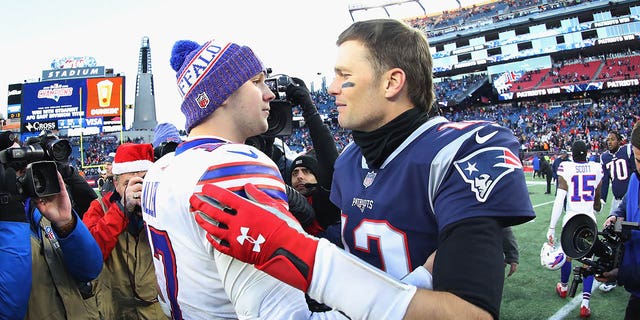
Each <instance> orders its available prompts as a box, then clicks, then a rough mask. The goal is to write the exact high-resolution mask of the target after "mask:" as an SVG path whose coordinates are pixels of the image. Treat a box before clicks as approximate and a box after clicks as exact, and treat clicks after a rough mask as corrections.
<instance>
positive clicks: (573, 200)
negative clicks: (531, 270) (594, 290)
mask: <svg viewBox="0 0 640 320" xmlns="http://www.w3.org/2000/svg"><path fill="white" fill-rule="evenodd" d="M571 153H572V157H573V161H565V162H562V163H560V166H559V167H558V189H557V193H556V198H555V201H554V203H553V209H552V212H551V221H550V223H549V230H548V231H547V241H548V243H549V244H550V245H555V243H556V238H555V227H556V224H557V222H558V219H559V218H560V215H561V214H562V208H563V207H564V206H566V209H565V210H566V213H565V215H564V218H563V222H562V225H563V226H564V225H565V224H566V223H567V221H569V219H570V218H572V217H573V216H575V215H578V214H587V215H588V216H589V217H590V218H591V219H593V221H596V216H595V214H594V210H595V211H597V212H599V211H600V209H601V202H600V189H601V187H602V177H603V172H602V166H600V164H599V163H596V162H589V161H588V160H587V153H588V147H587V144H586V143H585V142H584V141H582V140H576V141H575V142H574V143H573V145H572V146H571ZM569 182H571V183H569ZM560 270H561V271H560V282H558V283H557V284H556V293H557V294H558V296H559V297H560V298H563V299H564V298H566V297H567V294H568V292H569V288H568V284H569V277H570V275H571V259H569V258H567V261H566V262H565V263H564V264H563V265H562V267H561V269H560ZM592 286H593V276H592V275H589V276H587V277H585V278H584V283H583V288H582V304H581V306H580V317H582V318H588V317H590V316H591V309H590V307H589V301H590V299H591V287H592Z"/></svg>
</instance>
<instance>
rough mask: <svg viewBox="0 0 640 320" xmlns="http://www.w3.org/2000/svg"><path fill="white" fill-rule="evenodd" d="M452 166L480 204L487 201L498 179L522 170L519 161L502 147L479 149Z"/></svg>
mask: <svg viewBox="0 0 640 320" xmlns="http://www.w3.org/2000/svg"><path fill="white" fill-rule="evenodd" d="M453 164H454V166H455V167H456V169H457V170H458V172H459V173H460V175H461V176H462V179H464V181H465V182H466V183H468V184H470V185H471V191H473V192H474V193H475V194H476V199H478V201H480V202H485V201H486V200H487V198H488V197H489V194H491V190H493V187H495V185H496V184H497V183H498V181H500V179H502V178H503V177H504V176H506V175H507V174H509V173H511V172H513V171H514V170H516V169H519V170H522V163H521V162H520V159H519V158H518V157H517V156H516V155H515V154H513V152H511V150H509V149H507V148H504V147H489V148H484V149H480V150H477V151H475V152H474V153H472V154H470V155H469V156H467V157H466V158H464V159H462V160H458V161H456V162H454V163H453Z"/></svg>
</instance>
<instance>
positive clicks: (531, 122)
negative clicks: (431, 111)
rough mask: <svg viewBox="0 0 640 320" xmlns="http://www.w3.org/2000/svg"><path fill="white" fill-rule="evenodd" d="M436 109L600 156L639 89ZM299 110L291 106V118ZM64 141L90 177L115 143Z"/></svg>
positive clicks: (297, 141)
mask: <svg viewBox="0 0 640 320" xmlns="http://www.w3.org/2000/svg"><path fill="white" fill-rule="evenodd" d="M478 77H481V76H478ZM467 80H469V79H467ZM456 81H457V80H448V81H444V82H443V83H444V84H446V85H445V86H442V87H443V88H449V89H453V88H456V87H457V86H459V85H461V84H457V83H456ZM461 81H462V80H461ZM441 84H442V83H441ZM467 86H468V84H467ZM436 91H437V92H438V91H439V90H436ZM446 92H447V91H446V90H443V91H441V92H439V93H438V97H439V98H440V99H442V97H443V96H447V93H446ZM312 97H313V100H314V103H315V104H316V106H317V108H318V111H319V113H320V115H321V117H322V118H323V119H324V122H325V124H327V126H328V127H329V129H330V131H331V133H332V135H333V137H334V141H335V144H336V147H337V149H338V151H342V150H343V149H344V147H345V146H346V145H347V144H349V143H350V142H351V141H352V140H353V138H352V135H351V132H350V131H349V130H345V129H342V128H340V126H339V124H338V118H337V116H338V112H337V109H336V106H335V103H334V99H333V97H332V96H330V95H329V94H327V93H326V92H324V91H319V92H314V93H312ZM439 112H440V114H441V115H443V116H445V117H447V118H448V119H450V120H453V121H462V120H488V121H494V122H497V123H499V124H500V125H502V126H505V127H507V128H510V129H511V130H512V131H513V133H514V135H516V136H517V137H518V139H519V141H520V143H521V151H522V154H523V155H527V154H532V153H540V152H542V153H543V154H547V153H548V154H551V155H553V154H558V153H559V152H560V151H561V150H569V149H570V146H571V144H572V143H573V141H574V140H575V139H582V140H585V141H587V142H588V143H589V146H590V148H591V152H592V153H593V154H600V153H601V152H603V151H604V150H605V149H606V138H607V134H608V132H609V131H611V130H617V131H618V132H620V133H621V134H622V135H623V137H628V136H629V135H630V134H631V129H632V128H633V125H634V123H635V122H636V121H637V120H638V116H637V115H640V93H635V94H609V95H604V96H602V97H601V98H600V99H599V100H598V101H597V102H594V101H592V100H580V101H564V102H549V103H537V102H520V103H519V105H517V106H514V105H513V104H511V103H506V104H492V105H487V106H482V107H478V106H473V107H468V108H464V109H455V108H450V107H447V106H441V107H440V109H439ZM300 114H301V110H299V109H298V108H294V109H293V115H294V116H296V115H300ZM281 138H282V140H283V141H284V142H285V143H286V144H287V146H288V147H289V148H290V149H291V150H292V151H293V152H295V153H302V152H305V151H308V150H310V149H311V148H312V147H313V144H312V142H311V137H310V135H309V130H308V129H307V127H306V126H304V124H303V123H302V126H295V125H294V127H293V128H292V134H291V135H290V136H287V137H281ZM69 140H70V141H71V143H72V145H73V146H74V150H75V151H74V153H73V155H72V157H71V164H72V165H73V166H75V167H78V168H81V167H84V168H85V169H84V170H83V172H84V174H85V175H86V176H87V177H96V176H97V175H99V174H100V168H99V167H94V168H87V166H96V165H100V164H102V163H104V162H105V157H106V155H108V154H109V153H111V152H113V151H115V149H116V148H117V147H118V145H119V139H118V137H117V136H116V135H103V136H92V137H85V138H84V140H83V141H82V142H83V143H82V145H80V140H79V138H78V137H70V138H69ZM142 140H143V139H142V138H136V139H133V140H131V139H129V140H127V142H135V143H141V142H144V141H142ZM80 148H82V149H83V151H84V152H83V154H84V159H83V160H84V161H81V159H80V152H79V150H80Z"/></svg>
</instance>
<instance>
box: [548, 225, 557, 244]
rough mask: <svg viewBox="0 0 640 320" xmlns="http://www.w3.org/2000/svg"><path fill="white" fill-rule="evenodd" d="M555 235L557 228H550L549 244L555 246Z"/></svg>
mask: <svg viewBox="0 0 640 320" xmlns="http://www.w3.org/2000/svg"><path fill="white" fill-rule="evenodd" d="M555 233H556V228H549V230H547V242H549V244H550V245H553V243H554V242H555V239H556V237H555Z"/></svg>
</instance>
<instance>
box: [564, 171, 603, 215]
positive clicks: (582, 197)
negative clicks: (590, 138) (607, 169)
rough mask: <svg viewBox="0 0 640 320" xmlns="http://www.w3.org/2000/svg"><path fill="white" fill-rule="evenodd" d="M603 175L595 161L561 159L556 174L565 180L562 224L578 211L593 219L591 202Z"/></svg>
mask: <svg viewBox="0 0 640 320" xmlns="http://www.w3.org/2000/svg"><path fill="white" fill-rule="evenodd" d="M603 175H604V173H603V172H602V166H601V165H600V164H599V163H596V162H592V161H589V162H573V161H563V162H561V163H560V166H559V167H558V176H561V177H562V178H564V180H565V181H566V182H567V197H566V199H565V204H566V208H565V211H566V214H565V215H564V218H563V223H562V225H564V224H565V223H566V222H567V221H568V220H569V219H570V218H571V217H573V216H574V215H576V214H579V213H584V214H588V215H589V216H591V217H592V218H593V219H594V220H595V214H594V211H593V202H594V198H595V194H596V189H597V187H598V185H599V184H600V181H601V180H602V176H603Z"/></svg>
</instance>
